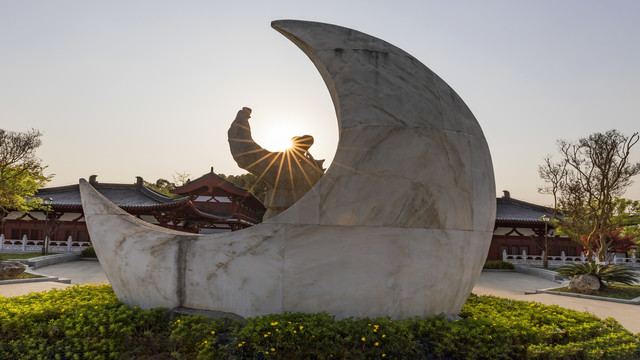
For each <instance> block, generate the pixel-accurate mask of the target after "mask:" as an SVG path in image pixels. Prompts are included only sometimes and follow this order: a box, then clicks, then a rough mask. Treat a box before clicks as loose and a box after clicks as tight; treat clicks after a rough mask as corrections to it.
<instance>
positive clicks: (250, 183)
mask: <svg viewBox="0 0 640 360" xmlns="http://www.w3.org/2000/svg"><path fill="white" fill-rule="evenodd" d="M218 176H220V177H221V178H223V179H225V180H227V181H228V182H230V183H232V184H233V185H235V186H237V187H240V188H243V189H246V190H247V191H249V192H250V193H252V194H253V195H254V196H255V197H257V198H258V199H259V200H260V201H262V202H264V196H265V194H266V192H267V184H266V183H265V182H264V181H262V180H260V181H258V178H257V177H256V176H255V175H253V174H251V173H245V174H242V175H225V174H218Z"/></svg>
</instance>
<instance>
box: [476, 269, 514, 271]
mask: <svg viewBox="0 0 640 360" xmlns="http://www.w3.org/2000/svg"><path fill="white" fill-rule="evenodd" d="M482 271H483V272H515V271H516V270H515V269H482Z"/></svg>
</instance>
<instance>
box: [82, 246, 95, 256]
mask: <svg viewBox="0 0 640 360" xmlns="http://www.w3.org/2000/svg"><path fill="white" fill-rule="evenodd" d="M80 255H82V257H88V258H96V257H98V256H97V255H96V249H94V248H93V246H89V247H88V248H85V249H83V250H82V252H81V253H80Z"/></svg>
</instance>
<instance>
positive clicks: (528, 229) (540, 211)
mask: <svg viewBox="0 0 640 360" xmlns="http://www.w3.org/2000/svg"><path fill="white" fill-rule="evenodd" d="M496 201H497V204H496V205H497V206H496V223H495V227H494V230H493V238H492V239H491V247H490V248H489V254H488V255H487V260H501V259H502V253H503V251H506V252H507V254H509V255H521V254H522V253H523V251H525V252H526V253H527V254H528V255H542V251H543V249H542V248H541V247H542V246H543V243H544V236H545V230H546V231H547V239H548V249H549V254H548V255H549V256H561V255H562V253H563V252H564V254H565V255H566V256H579V255H580V254H581V253H582V251H583V247H582V245H580V244H578V243H577V242H575V241H572V240H571V239H569V238H567V237H565V236H559V235H558V234H556V232H555V231H554V229H553V227H552V226H551V224H549V223H548V222H546V221H544V220H543V216H546V217H547V218H548V219H552V218H553V213H552V210H551V209H550V208H547V207H545V206H540V205H536V204H532V203H528V202H525V201H522V200H517V199H513V198H511V196H510V194H509V192H508V191H504V195H503V196H502V197H501V198H497V199H496Z"/></svg>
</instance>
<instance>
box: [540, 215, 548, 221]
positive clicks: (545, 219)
mask: <svg viewBox="0 0 640 360" xmlns="http://www.w3.org/2000/svg"><path fill="white" fill-rule="evenodd" d="M540 220H542V221H544V222H549V221H550V220H551V218H550V217H549V216H548V215H547V214H545V215H542V216H541V217H540Z"/></svg>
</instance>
